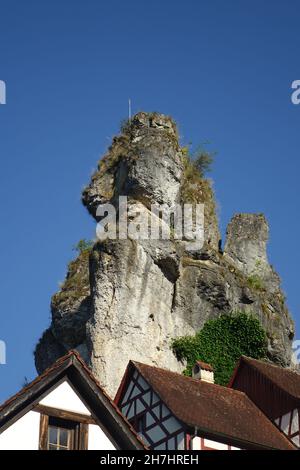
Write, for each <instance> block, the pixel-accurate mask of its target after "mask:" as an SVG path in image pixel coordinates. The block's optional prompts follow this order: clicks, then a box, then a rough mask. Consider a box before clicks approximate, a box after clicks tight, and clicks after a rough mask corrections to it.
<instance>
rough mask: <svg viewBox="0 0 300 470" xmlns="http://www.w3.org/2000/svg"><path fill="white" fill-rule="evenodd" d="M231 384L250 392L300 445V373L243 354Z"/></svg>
mask: <svg viewBox="0 0 300 470" xmlns="http://www.w3.org/2000/svg"><path fill="white" fill-rule="evenodd" d="M230 387H232V388H234V389H235V390H240V391H243V392H244V393H246V394H247V395H248V396H249V398H250V399H251V400H252V401H253V403H255V404H256V406H257V407H259V408H260V409H261V410H262V411H263V413H264V414H265V415H266V416H267V417H268V418H269V419H270V420H271V421H272V422H273V423H274V424H275V425H276V426H277V427H278V429H280V430H281V431H282V432H283V433H284V434H285V435H286V436H287V438H288V439H289V440H290V441H291V442H292V443H293V444H294V445H296V446H297V447H298V448H300V432H299V419H300V417H299V412H300V374H299V373H297V372H296V371H292V370H291V369H284V368H282V367H279V366H276V365H274V364H272V363H268V362H264V361H258V360H256V359H252V358H249V357H245V356H242V357H241V358H240V360H239V363H238V365H237V367H236V370H235V372H234V374H233V376H232V379H231V382H230Z"/></svg>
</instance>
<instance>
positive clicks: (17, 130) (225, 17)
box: [0, 0, 300, 401]
mask: <svg viewBox="0 0 300 470" xmlns="http://www.w3.org/2000/svg"><path fill="white" fill-rule="evenodd" d="M299 14H300V3H299V2H297V1H293V0H289V1H283V0H282V1H274V0H272V1H271V0H269V1H267V0H265V1H264V2H262V1H261V0H251V1H250V0H247V1H246V0H227V1H226V2H225V1H223V0H210V1H209V2H207V1H203V0H185V1H181V0H180V1H179V0H177V1H176V0H164V1H163V2H162V1H159V0H152V1H151V2H146V1H141V0H139V1H137V0H127V1H126V2H124V1H121V0H110V2H104V1H100V0H98V1H96V0H85V1H83V0H72V1H71V0H51V1H49V0H44V1H43V2H41V1H37V0H27V1H26V2H24V1H22V0H18V1H16V0H0V16H1V27H0V80H5V82H6V85H7V104H6V105H1V106H0V157H1V172H0V178H1V183H0V205H1V218H2V223H1V230H0V249H1V266H0V286H1V288H0V289H1V307H0V308H1V313H0V339H2V340H4V341H5V342H6V344H7V364H6V365H0V401H2V400H4V399H5V398H7V397H8V396H9V395H11V394H12V393H14V392H16V391H17V390H18V389H19V388H20V387H21V386H22V384H23V382H24V377H25V376H26V377H27V378H28V379H32V378H33V377H34V376H35V374H36V372H35V368H34V362H33V354H32V353H33V350H34V346H35V343H36V341H37V340H38V338H39V336H40V335H41V333H42V331H43V330H44V329H45V328H46V327H47V326H48V324H49V321H50V310H49V303H50V298H51V295H52V294H53V293H54V292H55V291H56V290H57V288H58V283H59V281H61V280H63V278H64V275H65V269H66V264H67V263H68V261H70V259H72V257H73V256H74V252H73V251H72V247H73V246H74V244H76V243H77V241H78V240H79V239H81V238H84V237H85V238H92V237H93V236H94V223H93V221H92V219H91V218H90V217H89V216H88V214H87V212H86V210H85V209H84V208H83V207H82V206H81V203H80V193H81V190H82V188H83V186H84V185H85V184H86V183H87V182H88V181H89V178H90V175H91V173H92V171H93V169H94V168H95V167H96V163H97V160H98V159H99V157H100V156H101V155H102V154H103V153H104V151H105V150H106V148H107V146H108V145H109V143H110V141H111V138H112V136H113V135H114V134H115V133H117V132H118V129H119V124H120V121H121V120H122V118H124V117H126V115H127V101H128V98H129V97H130V98H131V100H132V106H133V111H134V112H136V111H139V110H145V111H160V112H164V113H166V114H171V115H173V117H174V118H175V119H176V121H177V122H178V125H179V129H180V134H181V137H182V143H187V142H192V143H193V144H194V145H197V144H198V143H201V142H203V141H207V140H208V141H210V142H211V149H212V150H217V151H218V155H217V158H216V162H215V165H214V170H213V172H212V174H211V176H212V177H213V179H214V182H215V189H216V195H217V199H218V202H219V213H220V223H221V227H222V230H223V232H224V230H225V227H226V224H227V223H228V221H229V220H230V218H231V216H232V215H233V214H234V213H235V212H241V211H242V212H264V213H265V214H266V216H267V218H268V220H269V223H270V228H271V239H270V244H269V257H270V261H271V263H272V264H274V266H275V268H276V269H277V271H278V272H279V273H280V275H281V277H282V279H283V288H284V290H285V292H286V293H287V297H288V304H289V307H290V309H291V311H292V313H293V316H294V318H295V320H296V322H298V323H299V320H300V317H299V294H298V290H299V288H298V270H299V266H300V254H299V246H298V238H299V232H300V222H299V217H298V213H299V207H298V204H299V196H298V187H299V182H298V179H299V169H300V164H299V135H300V134H299V125H300V105H299V106H295V105H293V104H292V103H291V99H290V96H291V83H292V81H293V80H296V79H300V70H299V46H300V33H299V24H298V23H299V20H298V19H299Z"/></svg>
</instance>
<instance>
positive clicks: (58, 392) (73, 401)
mask: <svg viewBox="0 0 300 470" xmlns="http://www.w3.org/2000/svg"><path fill="white" fill-rule="evenodd" d="M40 404H41V405H45V406H51V407H52V408H59V409H61V410H66V411H73V412H75V413H81V414H85V415H89V416H90V414H91V413H90V412H89V410H88V409H87V407H86V406H85V405H84V404H83V403H82V401H81V400H80V398H79V397H78V395H76V393H75V392H74V390H73V389H72V387H71V386H70V385H69V384H68V382H67V381H65V382H63V383H62V384H60V385H58V386H57V387H56V388H55V389H54V390H52V392H51V393H49V395H47V396H46V397H45V398H43V400H41V401H40Z"/></svg>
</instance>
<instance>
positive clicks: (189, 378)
mask: <svg viewBox="0 0 300 470" xmlns="http://www.w3.org/2000/svg"><path fill="white" fill-rule="evenodd" d="M130 362H131V363H133V365H136V364H140V365H142V366H146V367H151V368H152V369H158V370H161V371H163V372H168V373H170V374H174V375H177V376H179V377H181V378H184V379H187V380H190V381H192V382H194V383H197V384H199V383H200V384H203V383H205V386H206V385H207V386H212V387H217V388H223V389H226V390H229V391H230V393H231V392H232V393H233V394H240V395H241V394H242V395H245V393H244V392H242V391H241V390H236V389H234V388H230V387H228V386H227V385H220V384H216V383H214V382H207V381H206V380H199V379H195V378H194V377H190V376H188V375H183V374H180V372H175V371H173V370H170V369H165V368H164V367H157V366H151V365H149V364H145V363H143V362H138V361H132V360H131V361H130Z"/></svg>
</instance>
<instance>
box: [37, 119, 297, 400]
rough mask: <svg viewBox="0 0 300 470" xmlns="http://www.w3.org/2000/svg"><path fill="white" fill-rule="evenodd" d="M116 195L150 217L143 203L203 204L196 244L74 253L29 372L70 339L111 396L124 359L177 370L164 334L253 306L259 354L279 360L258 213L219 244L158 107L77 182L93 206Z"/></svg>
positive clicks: (285, 361)
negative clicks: (264, 351)
mask: <svg viewBox="0 0 300 470" xmlns="http://www.w3.org/2000/svg"><path fill="white" fill-rule="evenodd" d="M119 196H127V198H128V207H129V211H128V213H129V215H130V216H129V220H131V221H132V220H133V221H134V220H136V219H137V218H138V217H141V215H143V216H149V214H150V209H151V205H152V204H160V205H161V204H164V205H165V207H167V208H168V207H169V208H172V207H173V206H174V204H175V203H181V204H182V203H203V204H204V244H203V246H202V248H201V249H197V250H193V249H192V250H191V249H190V248H188V246H189V247H190V245H187V243H186V240H180V239H176V237H175V236H174V234H171V239H169V240H162V239H161V240H148V239H143V240H139V239H132V238H129V239H124V240H123V239H121V240H120V239H117V240H105V241H97V242H96V243H95V244H94V246H93V248H92V249H91V250H90V249H86V250H83V251H82V252H81V253H80V254H79V256H78V258H77V259H76V260H75V261H73V262H72V263H71V264H70V266H69V270H68V274H67V277H66V280H65V282H64V284H63V286H62V288H61V290H60V291H59V292H58V293H57V294H55V296H53V299H52V304H51V309H52V323H51V326H50V328H49V329H48V330H47V331H46V332H45V333H44V335H43V336H42V338H41V340H40V342H39V344H38V346H37V348H36V352H35V360H36V367H37V370H38V372H41V371H42V370H44V369H45V368H46V367H47V366H48V365H50V364H51V363H52V362H53V361H54V360H55V359H56V358H57V357H59V356H60V355H61V354H63V352H64V351H66V350H68V349H70V348H76V349H77V350H78V351H79V352H80V353H81V354H82V355H83V357H84V359H85V360H86V361H87V362H88V363H89V365H90V366H91V368H92V370H93V372H94V374H95V375H96V376H97V377H98V378H99V380H100V381H101V383H102V384H103V386H104V387H105V388H106V389H107V391H108V392H109V393H110V394H112V395H113V394H114V393H115V391H116V389H117V387H118V385H119V383H120V379H121V377H122V375H123V373H124V370H125V367H126V365H127V363H128V360H129V359H133V360H137V361H140V362H145V363H148V364H154V365H158V366H161V367H167V368H169V369H172V370H174V371H181V370H182V369H183V368H184V364H182V363H180V362H178V361H177V359H176V357H175V356H174V355H173V352H172V350H171V348H170V343H171V339H172V338H175V337H177V336H182V335H186V334H193V333H195V332H196V331H197V330H199V329H200V328H201V327H202V326H203V324H204V323H205V321H206V320H207V319H209V318H214V317H217V316H218V315H220V314H221V313H226V312H228V313H229V312H231V311H237V310H239V311H241V310H243V311H247V312H251V313H253V314H255V315H256V316H257V317H258V318H259V320H260V321H261V323H262V325H263V326H264V328H265V329H266V331H267V335H268V343H269V344H268V355H269V358H270V360H272V361H274V362H277V363H280V364H282V365H284V366H288V365H289V363H290V356H291V340H292V338H293V334H294V333H293V332H294V327H293V322H292V320H291V317H290V315H289V312H288V310H287V307H286V305H285V298H284V294H283V293H282V291H281V288H280V279H279V277H278V275H277V274H276V273H275V272H274V270H273V268H272V267H271V266H270V264H269V262H268V259H267V252H266V244H267V240H268V224H267V222H266V220H265V218H264V216H263V215H261V214H238V215H235V216H234V217H233V219H232V221H231V222H230V224H229V226H228V229H227V240H226V243H225V247H224V252H222V251H221V250H220V248H219V241H220V232H219V228H218V221H217V216H216V209H215V202H214V194H213V191H212V187H211V183H210V181H209V180H207V179H205V178H204V177H203V176H202V175H201V174H199V173H198V172H197V171H196V170H195V167H194V166H193V165H192V163H191V162H190V160H189V158H188V156H187V155H186V151H185V149H182V148H181V147H180V145H179V143H178V134H177V129H176V125H175V124H174V122H173V121H172V119H171V118H169V117H167V116H164V115H161V114H157V113H151V114H147V113H138V114H137V115H136V116H134V118H133V119H132V120H131V121H130V122H128V123H127V124H126V125H124V126H123V129H122V133H121V135H120V136H118V137H115V138H114V139H113V142H112V145H111V147H110V148H109V150H108V152H107V154H106V155H105V156H104V158H103V159H102V160H101V161H100V163H99V167H98V170H97V171H96V172H95V174H94V175H93V177H92V179H91V182H90V184H89V185H88V186H87V188H86V189H85V190H84V191H83V196H82V200H83V204H84V205H85V206H86V207H87V209H88V211H89V212H90V214H91V215H92V216H93V217H94V218H95V220H98V219H99V218H98V217H97V215H96V211H97V207H98V206H99V204H105V203H112V204H113V205H114V206H115V207H116V210H117V212H118V198H119Z"/></svg>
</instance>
